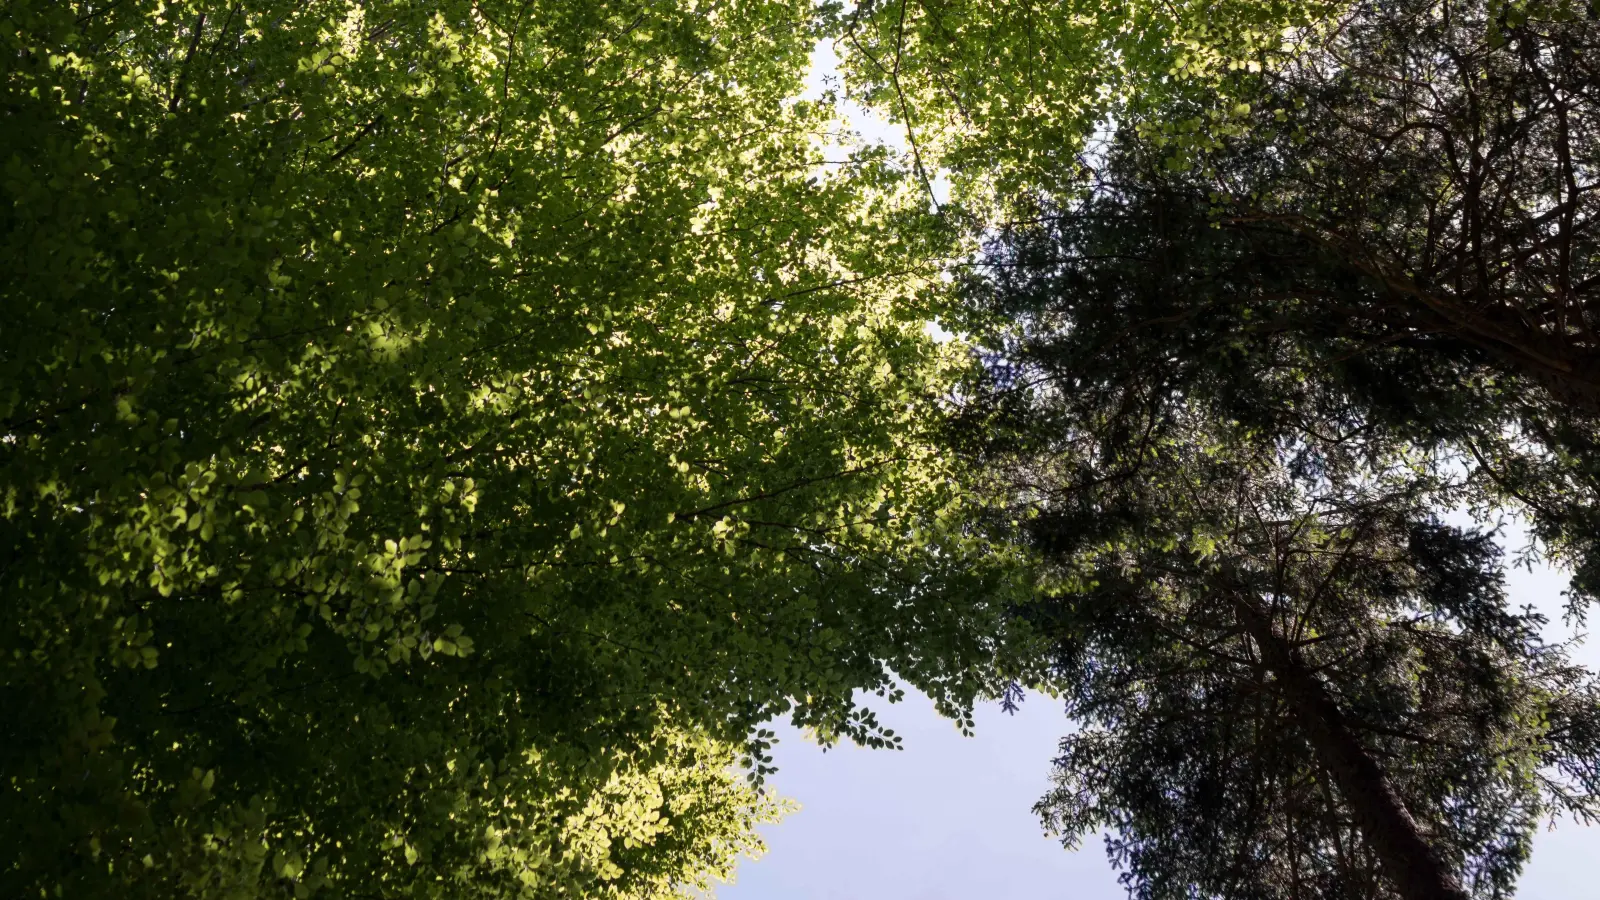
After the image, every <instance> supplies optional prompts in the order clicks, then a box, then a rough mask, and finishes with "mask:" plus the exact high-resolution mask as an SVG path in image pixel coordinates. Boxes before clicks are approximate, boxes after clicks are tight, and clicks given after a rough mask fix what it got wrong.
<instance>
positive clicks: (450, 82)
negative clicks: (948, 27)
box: [0, 0, 1025, 897]
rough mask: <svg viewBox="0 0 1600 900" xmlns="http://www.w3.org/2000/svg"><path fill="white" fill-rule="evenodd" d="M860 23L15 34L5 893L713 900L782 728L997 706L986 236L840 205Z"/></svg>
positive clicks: (5, 155)
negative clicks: (975, 382) (959, 421)
mask: <svg viewBox="0 0 1600 900" xmlns="http://www.w3.org/2000/svg"><path fill="white" fill-rule="evenodd" d="M819 21H820V20H819V19H818V17H817V15H816V11H815V10H814V9H813V8H812V6H811V4H810V3H808V2H795V0H753V2H738V3H732V4H725V3H719V4H707V3H697V2H693V0H684V2H667V0H629V2H618V3H590V2H566V0H541V2H512V0H485V2H465V0H462V2H455V0H446V2H440V3H419V2H400V0H394V2H382V0H373V2H369V0H309V2H306V0H294V2H252V3H241V2H226V0H194V2H163V0H120V2H117V0H108V2H58V0H23V2H18V3H13V4H10V5H9V6H8V8H7V14H6V20H5V23H4V25H3V26H0V41H3V43H4V49H3V54H4V60H5V61H4V62H3V63H0V79H3V83H4V91H5V95H6V107H5V109H6V112H5V129H4V135H3V137H0V160H3V161H4V162H3V165H4V167H5V170H4V179H3V185H4V191H5V204H4V213H3V215H4V217H5V220H4V227H3V229H0V234H3V235H4V238H3V244H0V254H3V259H4V267H5V270H6V273H7V274H6V275H5V277H4V279H3V281H0V284H3V287H0V291H3V294H4V296H3V298H0V310H3V311H0V341H3V351H0V384H3V385H4V387H3V388H0V421H3V425H0V545H3V547H4V551H3V553H4V558H5V561H4V563H3V564H0V596H3V598H4V600H3V603H4V607H3V608H4V618H5V624H6V627H5V628H4V629H3V630H0V698H3V699H0V705H3V706H4V708H5V710H6V716H5V724H4V741H3V744H4V749H3V750H0V760H3V767H4V772H5V779H4V783H3V786H0V804H3V806H4V811H5V814H4V815H0V846H4V847H5V848H6V849H5V852H4V855H3V859H0V890H3V891H4V892H5V893H6V894H7V895H14V896H34V895H40V894H42V895H49V896H54V895H58V894H59V895H62V896H123V897H140V896H150V897H173V896H194V897H222V896H227V897H276V896H285V897H286V896H291V895H292V896H297V897H300V896H310V895H313V894H317V893H319V892H320V893H323V894H327V895H335V896H373V897H461V896H486V897H487V896H493V897H500V896H506V897H513V896H528V897H535V896H538V897H545V896H552V897H553V896H576V895H585V896H588V895H595V896H619V897H621V896H657V895H660V894H663V893H672V892H674V891H678V890H682V889H687V888H689V887H692V886H694V885H696V884H700V883H703V881H704V879H705V878H706V877H707V876H708V875H715V874H726V872H727V871H728V868H729V866H730V865H731V862H732V859H733V858H734V856H736V855H737V853H738V852H739V851H741V850H744V849H750V848H754V847H756V846H757V845H758V843H759V842H758V841H757V840H756V838H755V836H754V833H753V831H752V828H753V826H754V824H755V823H756V822H759V821H763V820H765V819H768V818H770V817H771V816H772V815H774V814H775V813H776V812H777V811H778V809H779V806H778V805H777V804H776V801H774V800H773V799H772V798H771V797H770V796H769V795H768V794H766V793H765V792H764V791H763V790H762V789H759V788H757V787H756V786H753V785H742V783H741V781H740V780H739V776H738V775H737V774H736V773H735V772H733V771H730V767H731V766H735V764H736V763H738V762H740V760H741V759H742V761H743V764H744V765H745V766H746V767H748V768H749V770H750V772H749V775H750V776H751V778H752V779H753V780H759V776H760V775H761V774H762V773H764V772H765V771H767V769H768V766H767V763H768V762H769V761H770V759H769V758H768V757H767V756H766V755H765V749H766V747H767V744H768V742H767V737H768V736H769V735H767V733H765V732H761V731H759V730H758V729H759V727H760V725H761V724H762V723H763V722H765V721H766V720H768V719H769V718H771V717H772V716H775V715H784V714H788V715H791V716H792V717H793V718H794V720H795V721H796V722H798V723H800V724H802V725H806V726H810V727H812V728H814V729H815V730H816V731H817V732H818V733H820V734H821V735H822V736H823V737H824V738H825V739H828V738H838V737H841V736H849V737H852V738H854V739H857V740H861V741H864V742H868V743H872V744H877V745H881V744H893V743H894V742H895V740H896V739H895V738H894V737H893V735H892V734H890V733H888V732H886V731H884V730H883V729H881V728H880V727H879V726H878V725H877V724H876V721H875V720H874V719H873V717H872V714H871V712H870V710H867V709H864V708H862V707H861V706H860V705H858V703H857V698H858V696H859V695H861V694H862V693H871V692H877V693H878V694H879V695H887V696H891V697H892V696H894V695H895V694H896V693H897V692H898V688H897V687H896V684H897V682H896V681H895V680H894V678H895V676H898V677H899V678H902V679H904V681H905V682H907V683H909V684H911V685H914V686H916V687H918V688H919V689H921V690H923V691H926V692H928V693H929V694H930V695H932V696H933V697H934V698H935V699H936V701H937V702H938V703H939V704H940V706H941V708H942V709H944V710H945V711H946V712H948V713H950V714H951V715H955V716H958V717H960V716H962V715H963V714H964V711H965V710H966V709H967V708H968V706H969V704H970V703H971V701H972V699H973V697H974V696H976V695H977V694H979V693H981V692H982V691H984V690H986V689H988V688H989V687H990V686H992V685H993V684H995V683H997V682H996V681H995V679H996V678H997V677H998V676H997V674H996V673H997V672H999V671H1000V670H1001V669H1002V668H1005V665H1002V663H1000V662H999V661H997V658H996V655H997V653H1000V652H1001V651H1003V650H1004V648H1005V647H1007V646H1009V644H1008V643H1007V634H1008V633H1009V632H1010V631H1011V630H1013V629H1015V627H1016V625H1015V623H1013V622H1012V621H1010V620H1009V619H1008V618H1007V617H1006V616H1005V615H1004V614H1003V611H1004V608H1005V606H1006V605H1007V602H1008V601H1007V599H1006V598H1007V597H1009V596H1011V593H1010V592H1011V586H1012V584H1013V583H1014V582H1015V580H1016V579H1017V578H1018V577H1019V576H1017V575H1016V574H1015V573H1014V572H1013V569H1012V567H1011V566H1010V564H1009V563H1008V562H1007V560H1006V554H1005V553H1003V552H1002V553H999V554H993V553H988V552H984V551H983V548H982V546H981V545H980V544H979V542H978V540H977V538H976V537H975V536H974V535H973V534H971V533H969V532H968V531H966V530H964V529H963V528H962V527H961V522H962V512H961V511H962V509H963V508H964V504H966V503H967V502H968V501H967V500H966V499H965V495H964V493H963V491H962V489H961V487H960V484H959V482H958V479H957V475H958V474H959V473H958V471H957V469H956V467H955V464H954V463H953V462H952V461H951V460H950V459H949V458H947V456H946V455H944V454H942V453H940V452H939V451H938V450H937V449H936V448H935V446H934V443H933V440H932V438H933V435H932V428H931V423H932V422H933V421H934V420H935V419H936V418H937V416H938V414H939V411H940V409H941V407H942V406H943V404H945V402H946V400H947V398H948V396H949V387H948V385H949V384H950V383H951V381H952V379H953V377H954V376H955V375H956V374H957V373H958V372H959V371H960V370H961V369H962V367H964V366H965V365H966V363H965V362H964V361H963V359H962V355H961V354H960V352H959V350H958V349H957V348H955V347H952V346H944V345H940V344H938V343H937V342H935V341H933V340H932V339H931V338H929V337H928V336H927V334H926V333H925V326H924V323H925V322H926V321H927V320H928V319H930V318H931V317H932V316H933V315H935V314H936V312H937V307H938V304H939V303H940V302H941V300H940V297H941V296H942V292H941V289H940V284H941V283H940V281H939V280H938V279H937V278H936V277H935V276H936V275H937V272H936V270H935V269H934V268H933V267H932V264H931V263H929V260H931V259H935V258H937V257H939V256H940V255H941V254H942V253H943V252H944V248H945V247H946V246H947V245H948V244H949V241H950V240H951V235H950V233H949V232H948V230H947V229H945V228H944V227H943V226H942V225H941V224H940V223H939V222H938V221H937V220H936V219H934V218H932V217H930V216H929V215H928V214H927V213H926V211H925V210H924V209H923V208H922V205H921V202H920V199H919V198H918V197H917V195H916V193H915V192H914V191H913V190H911V189H910V187H908V184H909V182H908V172H907V171H906V170H904V169H903V168H901V167H898V166H896V165H895V164H894V163H893V161H892V160H890V159H888V158H887V157H885V156H884V155H883V154H881V153H878V154H874V153H872V152H864V153H861V154H858V155H856V156H854V157H852V158H851V159H850V160H849V161H848V162H847V163H846V164H844V165H841V166H833V167H832V168H831V170H830V171H829V172H827V173H826V174H819V173H820V172H821V170H822V168H823V167H822V165H821V164H822V162H823V160H822V158H821V156H820V150H819V149H818V148H819V142H818V141H817V140H816V138H817V136H818V135H819V134H821V133H823V132H825V131H827V130H828V129H830V128H832V127H834V122H835V114H834V112H833V110H832V109H831V107H830V106H829V105H828V104H827V103H825V102H807V101H802V100H799V99H797V98H798V97H799V95H800V93H801V90H800V89H801V79H802V76H803V75H804V73H805V70H806V65H807V60H808V54H809V52H810V50H811V48H812V46H813V44H814V42H815V40H816V37H817V33H818V32H817V28H818V23H819ZM1018 660H1019V661H1018V662H1017V663H1016V665H1017V666H1021V665H1023V664H1024V662H1025V661H1024V660H1022V659H1021V658H1020V657H1019V658H1018ZM1006 665H1009V664H1006ZM1013 668H1014V667H1013Z"/></svg>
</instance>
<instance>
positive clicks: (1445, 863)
mask: <svg viewBox="0 0 1600 900" xmlns="http://www.w3.org/2000/svg"><path fill="white" fill-rule="evenodd" d="M1219 476H1221V477H1219ZM1208 478H1216V479H1217V482H1218V483H1214V484H1203V482H1202V481H1201V479H1208ZM1247 479H1248V480H1252V481H1254V482H1255V483H1245V482H1246V481H1247ZM1202 485H1203V487H1202ZM1195 487H1201V488H1202V490H1205V489H1210V490H1213V491H1216V492H1217V493H1218V494H1219V495H1225V494H1227V493H1232V494H1233V496H1217V497H1216V498H1215V499H1214V500H1212V501H1211V502H1212V503H1214V504H1216V505H1214V506H1211V507H1210V508H1209V509H1202V508H1198V504H1199V503H1201V502H1204V501H1202V499H1201V498H1199V497H1190V498H1189V499H1190V501H1191V502H1193V503H1195V504H1196V505H1197V508H1196V509H1194V510H1193V514H1191V515H1184V514H1183V513H1179V512H1176V511H1175V512H1173V513H1171V515H1172V519H1171V520H1170V524H1169V527H1174V526H1177V525H1179V524H1180V523H1181V524H1183V525H1191V526H1192V527H1193V529H1194V530H1193V531H1192V532H1190V534H1189V536H1188V537H1187V538H1186V539H1182V540H1176V541H1174V540H1171V539H1170V538H1168V539H1166V540H1161V539H1160V538H1159V537H1158V536H1157V535H1150V536H1149V537H1148V538H1147V539H1146V540H1142V541H1141V540H1129V541H1124V542H1123V543H1122V544H1121V545H1120V546H1119V547H1118V550H1117V551H1116V552H1110V553H1106V552H1102V553H1098V554H1096V555H1095V556H1094V558H1093V562H1092V563H1088V562H1083V563H1079V564H1078V565H1076V566H1072V567H1070V568H1068V569H1067V571H1069V572H1071V575H1069V576H1068V577H1069V578H1070V579H1072V582H1073V588H1072V589H1071V590H1070V591H1069V592H1067V593H1066V594H1065V595H1064V596H1063V597H1062V599H1061V600H1060V601H1059V602H1058V604H1057V605H1056V606H1055V607H1054V611H1053V612H1052V613H1045V614H1044V615H1049V616H1051V622H1052V626H1053V630H1054V633H1056V634H1059V635H1061V636H1062V640H1061V644H1060V646H1061V659H1060V665H1059V672H1060V674H1061V678H1062V681H1063V683H1064V684H1066V685H1068V690H1067V697H1068V710H1069V713H1070V714H1071V715H1073V716H1075V717H1076V718H1078V719H1079V720H1080V721H1081V722H1082V723H1083V724H1082V725H1081V726H1080V730H1079V731H1077V732H1076V733H1075V734H1073V735H1071V736H1069V737H1067V738H1065V739H1064V740H1063V742H1062V755H1061V757H1060V758H1059V759H1058V760H1057V767H1058V768H1057V783H1058V786H1057V788H1056V789H1055V790H1054V791H1052V792H1051V793H1050V794H1049V795H1047V796H1046V797H1045V798H1044V800H1043V801H1041V803H1040V805H1039V807H1038V810H1039V812H1040V813H1041V814H1042V815H1043V816H1044V819H1045V821H1046V823H1047V825H1048V826H1049V827H1051V828H1052V829H1053V830H1055V831H1057V832H1058V833H1062V834H1063V835H1065V836H1066V837H1068V839H1076V837H1077V836H1078V835H1081V834H1083V833H1085V832H1090V831H1097V830H1100V829H1102V828H1106V827H1110V828H1112V829H1114V831H1115V832H1116V834H1115V836H1114V837H1113V838H1111V839H1110V842H1109V844H1108V848H1109V850H1110V852H1111V854H1112V857H1113V859H1114V860H1116V861H1117V862H1119V863H1120V864H1121V865H1123V866H1124V867H1126V869H1127V872H1126V874H1125V875H1124V879H1123V880H1124V883H1125V884H1126V885H1127V886H1128V887H1129V888H1130V890H1131V892H1132V893H1133V895H1135V896H1139V897H1152V898H1154V897H1179V896H1196V895H1199V896H1215V897H1261V898H1268V897H1404V898H1424V897H1427V898H1446V897H1448V898H1465V897H1467V896H1486V897H1487V896H1509V894H1510V893H1511V890H1512V888H1513V885H1514V880H1515V876H1516V874H1517V872H1518V871H1519V870H1520V868H1521V865H1522V864H1523V862H1524V861H1525V859H1526V857H1527V852H1528V849H1529V845H1530V843H1531V835H1532V833H1533V831H1534V830H1535V829H1536V828H1537V826H1538V824H1539V821H1540V819H1541V817H1542V816H1544V815H1546V814H1548V813H1549V812H1550V811H1552V810H1561V811H1571V812H1575V813H1577V814H1578V815H1579V816H1583V817H1592V816H1593V814H1594V811H1595V803H1594V790H1595V788H1596V787H1597V786H1600V780H1597V776H1600V771H1597V770H1596V769H1595V768H1594V759H1595V758H1596V757H1595V751H1596V749H1597V745H1596V743H1595V742H1596V738H1597V736H1600V730H1597V729H1596V724H1597V722H1596V720H1595V716H1594V714H1593V709H1594V704H1595V702H1596V699H1597V693H1596V688H1595V686H1594V684H1593V682H1592V680H1591V679H1590V678H1589V676H1588V675H1587V673H1585V672H1584V671H1583V670H1582V669H1581V668H1578V667H1575V666H1572V665H1570V664H1568V663H1567V662H1566V661H1565V659H1564V657H1563V655H1562V652H1561V650H1560V648H1557V647H1548V646H1543V645H1541V644H1540V642H1539V640H1538V638H1537V633H1538V632H1537V626H1538V625H1539V624H1540V620H1539V618H1538V617H1537V616H1534V615H1530V614H1521V615H1519V614H1516V613H1513V612H1511V611H1509V610H1507V609H1506V608H1505V598H1504V596H1503V592H1502V590H1501V586H1500V572H1499V568H1498V559H1497V555H1498V554H1497V550H1496V548H1495V547H1494V544H1493V542H1492V538H1491V537H1490V536H1489V535H1486V534H1481V533H1480V534H1473V533H1464V532H1461V531H1458V530H1456V529H1452V528H1448V527H1445V526H1441V525H1439V524H1438V523H1437V522H1436V521H1431V520H1430V519H1429V518H1428V517H1427V516H1426V514H1425V513H1424V512H1423V511H1422V510H1419V509H1417V508H1416V507H1415V506H1413V505H1412V504H1413V503H1415V498H1413V497H1407V496H1404V493H1405V492H1404V491H1401V492H1397V493H1393V494H1387V495H1386V494H1384V493H1381V492H1372V493H1364V494H1360V495H1356V496H1347V497H1339V496H1320V497H1311V498H1307V497H1293V496H1292V493H1293V489H1292V488H1291V487H1290V486H1289V485H1287V484H1282V483H1280V484H1278V485H1268V484H1263V483H1261V481H1260V480H1258V479H1250V478H1249V477H1248V476H1238V477H1237V478H1236V480H1233V483H1231V484H1230V483H1228V479H1227V477H1226V476H1225V475H1223V473H1220V472H1217V473H1214V474H1210V475H1205V476H1197V477H1196V483H1195ZM1035 527H1036V529H1037V530H1039V531H1041V532H1042V533H1043V534H1044V535H1046V537H1045V538H1044V539H1046V540H1060V539H1061V538H1062V537H1063V535H1060V534H1056V533H1054V530H1053V527H1052V524H1051V518H1050V516H1049V514H1048V513H1046V515H1045V516H1044V517H1042V519H1041V521H1040V522H1039V524H1038V525H1036V526H1035ZM1079 566H1081V568H1079ZM1553 772H1559V773H1560V774H1559V776H1556V775H1553V774H1552V773H1553Z"/></svg>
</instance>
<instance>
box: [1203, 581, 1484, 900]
mask: <svg viewBox="0 0 1600 900" xmlns="http://www.w3.org/2000/svg"><path fill="white" fill-rule="evenodd" d="M1234 607H1235V609H1236V610H1237V611H1238V615H1239V619H1240V623H1241V624H1242V625H1243V626H1244V628H1245V630H1246V632H1247V633H1248V634H1249V635H1250V637H1251V638H1253V639H1254V640H1255V643H1256V645H1257V647H1259V648H1260V652H1261V658H1262V662H1263V663H1265V665H1266V667H1267V669H1268V671H1270V672H1271V673H1272V674H1273V676H1274V677H1275V678H1276V680H1277V683H1278V689H1279V690H1280V691H1281V692H1282V694H1283V697H1284V699H1285V700H1287V701H1288V704H1289V709H1290V712H1291V714H1292V715H1293V717H1294V721H1295V724H1296V725H1298V726H1299V728H1300V730H1301V732H1302V733H1304V735H1305V737H1306V741H1307V742H1308V743H1310V744H1311V749H1312V752H1313V753H1315V754H1316V757H1317V761H1318V762H1320V763H1321V764H1322V766H1323V768H1325V769H1326V770H1327V771H1328V773H1329V775H1331V776H1332V778H1333V782H1334V785H1335V786H1336V787H1337V788H1338V790H1339V793H1340V795H1341V796H1342V797H1343V799H1344V802H1345V803H1347V804H1348V805H1349V807H1350V811H1351V813H1352V814H1353V816H1354V818H1355V823H1356V827H1357V828H1359V829H1360V830H1361V835H1362V837H1364V838H1365V839H1366V841H1367V843H1368V844H1370V845H1371V847H1372V849H1373V850H1374V852H1376V853H1377V856H1378V859H1379V861H1380V863H1381V864H1382V866H1383V871H1384V874H1385V875H1386V876H1387V877H1388V878H1389V880H1390V881H1391V882H1392V883H1393V884H1394V886H1395V889H1396V890H1397V891H1398V892H1399V893H1400V896H1401V897H1403V898H1405V900H1470V896H1469V895H1468V893H1467V891H1466V889H1465V888H1464V887H1462V885H1461V882H1460V880H1459V879H1457V878H1456V876H1455V874H1454V873H1453V872H1451V871H1450V867H1449V866H1448V865H1446V863H1445V861H1444V860H1443V859H1442V858H1441V857H1440V855H1439V853H1438V852H1437V851H1436V850H1435V849H1434V847H1433V845H1432V844H1430V843H1429V842H1428V840H1427V839H1426V838H1425V837H1424V836H1423V834H1422V831H1421V829H1420V828H1418V826H1417V823H1416V820H1415V819H1413V818H1412V817H1411V813H1410V812H1409V811H1408V810H1407V809H1406V806H1405V802H1404V801H1403V800H1401V798H1400V795H1399V793H1398V792H1397V791H1396V790H1395V788H1394V785H1393V784H1392V783H1391V782H1390V781H1389V778H1388V776H1387V775H1385V774H1384V771H1383V768H1382V767H1381V766H1379V765H1378V764H1377V762H1375V761H1374V760H1373V758H1372V755H1371V754H1370V753H1368V752H1367V750H1366V748H1364V747H1363V746H1362V745H1361V742H1360V741H1359V740H1357V738H1356V736H1355V734H1354V733H1353V732H1352V731H1351V729H1350V726H1349V725H1348V724H1347V723H1346V721H1345V717H1344V714H1343V712H1342V711H1341V710H1340V708H1339V704H1338V703H1337V702H1336V701H1335V700H1334V699H1333V697H1332V696H1331V695H1330V694H1329V693H1328V689H1327V687H1326V686H1324V685H1323V683H1322V680H1321V679H1320V678H1318V677H1317V676H1316V674H1315V673H1313V672H1312V671H1311V668H1310V667H1309V666H1307V665H1306V663H1305V661H1304V660H1303V659H1301V657H1300V654H1299V653H1298V652H1297V651H1296V650H1295V648H1294V647H1293V646H1292V645H1291V644H1290V643H1289V642H1288V641H1286V640H1284V639H1283V638H1282V637H1280V636H1279V635H1278V632H1277V631H1276V630H1275V629H1274V628H1273V627H1272V622H1271V620H1270V619H1269V618H1268V617H1267V615H1266V614H1265V613H1263V612H1262V611H1261V610H1260V609H1259V608H1258V607H1257V606H1256V605H1255V604H1254V603H1252V602H1251V601H1250V600H1248V599H1246V598H1244V597H1240V596H1237V595H1236V596H1235V598H1234Z"/></svg>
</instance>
